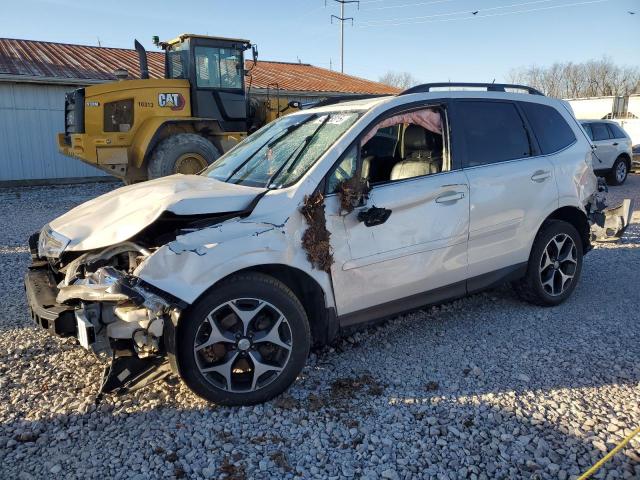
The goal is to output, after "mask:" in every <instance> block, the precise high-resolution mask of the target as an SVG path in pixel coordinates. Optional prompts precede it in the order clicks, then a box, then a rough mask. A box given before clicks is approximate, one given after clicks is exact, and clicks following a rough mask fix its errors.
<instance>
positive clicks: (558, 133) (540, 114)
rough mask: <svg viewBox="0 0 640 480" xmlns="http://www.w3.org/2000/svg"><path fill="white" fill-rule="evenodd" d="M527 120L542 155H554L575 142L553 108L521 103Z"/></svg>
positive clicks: (573, 136) (564, 122)
mask: <svg viewBox="0 0 640 480" xmlns="http://www.w3.org/2000/svg"><path fill="white" fill-rule="evenodd" d="M520 106H521V107H522V109H523V110H524V113H525V115H526V116H527V119H528V120H529V124H530V125H531V128H533V132H534V134H535V136H536V138H537V140H538V145H540V150H541V151H542V153H543V154H545V155H546V154H549V153H554V152H557V151H559V150H562V149H563V148H566V147H568V146H569V145H571V144H572V143H573V142H575V141H576V136H575V135H574V133H573V130H571V127H570V126H569V125H568V124H567V121H566V120H565V119H564V117H563V116H562V115H560V113H559V112H558V111H557V110H556V109H555V108H553V107H549V106H548V105H541V104H539V103H529V102H521V103H520Z"/></svg>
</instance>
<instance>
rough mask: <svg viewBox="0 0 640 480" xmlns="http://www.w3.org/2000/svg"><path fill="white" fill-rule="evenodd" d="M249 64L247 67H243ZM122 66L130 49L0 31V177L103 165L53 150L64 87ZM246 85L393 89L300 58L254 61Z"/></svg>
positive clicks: (157, 65) (134, 64) (51, 175)
mask: <svg viewBox="0 0 640 480" xmlns="http://www.w3.org/2000/svg"><path fill="white" fill-rule="evenodd" d="M148 62H149V73H150V76H151V77H152V78H163V77H164V53H163V52H149V54H148ZM251 67H253V68H251ZM119 68H120V69H122V68H124V69H126V70H127V71H128V72H129V75H130V76H131V78H138V77H139V65H138V57H137V54H136V52H135V50H129V49H122V48H106V47H92V46H85V45H71V44H64V43H53V42H40V41H33V40H17V39H9V38H0V167H1V168H0V183H4V184H6V183H7V182H10V183H15V182H18V183H20V182H25V181H26V182H38V181H43V182H48V181H59V180H60V179H64V180H67V181H68V180H69V179H73V178H87V177H99V176H100V177H101V176H105V175H106V174H104V173H103V172H101V171H100V170H97V169H95V168H93V167H91V166H89V165H86V164H84V163H82V162H80V161H77V160H74V159H71V158H68V157H65V156H63V155H60V154H59V153H58V151H57V145H56V134H57V133H58V132H61V131H63V130H64V94H65V92H67V91H69V90H72V89H73V88H77V87H78V86H85V85H91V84H96V83H103V82H109V81H114V80H116V77H115V75H114V74H113V72H114V71H115V70H116V69H119ZM247 68H251V80H250V81H251V90H252V92H253V93H256V94H261V93H262V94H266V93H267V92H268V91H273V90H274V89H276V88H277V89H279V90H280V91H281V92H285V93H286V94H287V95H289V96H297V97H299V99H301V100H305V99H310V98H318V97H323V96H327V95H334V94H343V95H345V94H346V95H348V94H395V93H397V89H395V88H393V87H389V86H387V85H383V84H380V83H377V82H372V81H369V80H365V79H362V78H358V77H353V76H350V75H344V74H341V73H339V72H333V71H330V70H326V69H324V68H319V67H315V66H313V65H309V64H304V63H286V62H271V61H264V60H260V61H258V63H257V64H256V65H255V66H253V65H252V62H251V61H248V62H247Z"/></svg>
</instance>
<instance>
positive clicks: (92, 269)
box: [25, 238, 184, 394]
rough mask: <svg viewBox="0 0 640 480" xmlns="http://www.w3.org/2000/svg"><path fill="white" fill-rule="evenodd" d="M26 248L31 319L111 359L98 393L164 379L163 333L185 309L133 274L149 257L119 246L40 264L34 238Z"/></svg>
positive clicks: (129, 245)
mask: <svg viewBox="0 0 640 480" xmlns="http://www.w3.org/2000/svg"><path fill="white" fill-rule="evenodd" d="M29 243H30V246H31V247H32V248H31V250H32V257H33V263H32V265H31V267H30V268H29V270H28V271H27V274H26V276H25V289H26V294H27V301H28V303H29V309H30V312H31V316H32V318H33V319H34V321H35V322H36V323H37V324H38V325H40V326H41V327H43V328H45V329H47V330H48V331H49V332H51V333H53V334H55V335H58V336H63V337H64V336H66V337H75V338H76V339H77V340H78V342H79V343H80V345H82V346H83V347H84V348H86V349H87V350H90V351H92V352H93V353H95V354H96V355H97V356H99V357H101V358H109V357H110V358H111V363H110V365H109V366H108V367H107V368H106V369H105V374H104V378H103V381H102V385H101V388H100V394H103V393H109V392H113V391H119V392H122V391H126V390H133V389H136V388H140V387H142V386H144V385H147V384H149V383H150V382H152V381H155V380H158V379H160V378H163V377H164V376H166V375H167V374H169V373H170V371H171V369H170V367H169V366H168V364H167V362H166V347H165V342H164V336H165V335H164V334H165V330H166V329H167V328H170V326H171V325H173V324H175V322H177V318H178V317H179V315H180V312H181V310H182V309H183V308H184V305H181V302H180V301H179V300H177V299H174V298H171V297H170V295H168V294H166V293H164V292H160V291H158V290H157V289H155V288H154V287H152V286H151V285H148V284H145V282H144V281H142V280H141V279H139V278H137V277H135V276H133V275H132V272H133V271H134V270H135V268H136V267H137V266H138V265H139V264H140V263H141V262H142V261H143V260H144V259H145V258H146V257H148V256H149V255H151V253H152V252H151V251H150V250H148V249H147V248H145V247H142V246H140V245H138V244H136V243H134V242H123V243H120V244H118V245H114V246H111V247H107V248H105V249H103V250H100V251H92V252H87V253H84V254H81V255H80V256H77V257H76V258H74V259H73V260H69V261H66V260H65V259H64V257H63V258H62V259H60V258H57V259H56V258H51V257H48V258H46V259H45V258H42V257H39V256H38V252H37V247H36V245H37V242H36V241H35V239H34V238H32V239H30V242H29ZM34 247H35V248H34ZM172 322H173V323H172Z"/></svg>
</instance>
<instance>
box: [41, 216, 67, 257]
mask: <svg viewBox="0 0 640 480" xmlns="http://www.w3.org/2000/svg"><path fill="white" fill-rule="evenodd" d="M70 241H71V240H69V239H68V238H67V237H65V236H64V235H60V234H59V233H57V232H54V231H53V230H52V229H51V227H50V226H49V224H47V225H45V226H44V227H42V230H41V231H40V237H39V238H38V256H39V257H40V258H45V257H51V258H59V257H60V255H61V254H62V252H64V249H65V248H67V245H69V242H70Z"/></svg>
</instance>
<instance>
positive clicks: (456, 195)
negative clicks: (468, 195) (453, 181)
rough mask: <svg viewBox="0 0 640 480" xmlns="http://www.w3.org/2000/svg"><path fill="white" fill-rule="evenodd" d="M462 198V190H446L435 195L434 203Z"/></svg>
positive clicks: (452, 201) (455, 200)
mask: <svg viewBox="0 0 640 480" xmlns="http://www.w3.org/2000/svg"><path fill="white" fill-rule="evenodd" d="M463 198H464V192H447V193H443V194H442V195H440V196H439V197H436V203H454V202H457V201H458V200H462V199H463Z"/></svg>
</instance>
